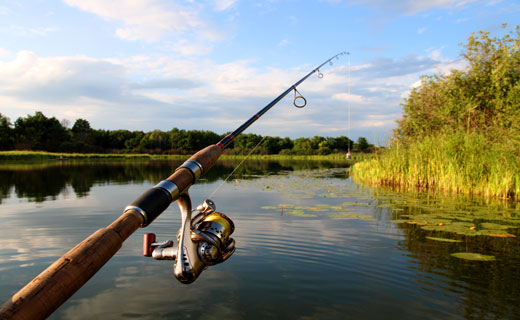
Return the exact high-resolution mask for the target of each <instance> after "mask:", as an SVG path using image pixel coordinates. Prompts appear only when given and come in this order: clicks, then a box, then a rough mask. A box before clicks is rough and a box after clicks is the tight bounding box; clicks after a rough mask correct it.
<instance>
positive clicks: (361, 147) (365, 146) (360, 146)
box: [354, 137, 370, 152]
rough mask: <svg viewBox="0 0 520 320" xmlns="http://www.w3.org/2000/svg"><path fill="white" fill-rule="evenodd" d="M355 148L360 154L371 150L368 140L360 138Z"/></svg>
mask: <svg viewBox="0 0 520 320" xmlns="http://www.w3.org/2000/svg"><path fill="white" fill-rule="evenodd" d="M354 148H355V149H356V150H357V151H360V152H367V151H369V149H370V144H369V143H368V140H367V138H365V137H359V138H358V139H357V143H356V144H354Z"/></svg>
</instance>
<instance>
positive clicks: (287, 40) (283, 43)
mask: <svg viewBox="0 0 520 320" xmlns="http://www.w3.org/2000/svg"><path fill="white" fill-rule="evenodd" d="M289 43H290V42H289V39H283V40H282V41H280V42H279V43H278V46H280V47H283V46H285V45H288V44H289Z"/></svg>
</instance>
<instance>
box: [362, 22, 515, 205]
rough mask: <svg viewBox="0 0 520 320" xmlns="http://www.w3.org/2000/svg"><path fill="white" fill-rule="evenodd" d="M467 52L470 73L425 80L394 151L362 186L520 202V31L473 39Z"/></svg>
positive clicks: (365, 168)
mask: <svg viewBox="0 0 520 320" xmlns="http://www.w3.org/2000/svg"><path fill="white" fill-rule="evenodd" d="M464 49H465V50H464V52H463V53H462V58H463V59H464V61H465V62H466V65H467V68H465V69H463V70H452V71H451V72H450V73H449V74H447V75H442V74H436V75H431V76H424V77H422V79H421V80H422V81H421V82H422V83H421V86H419V87H417V88H415V89H413V90H412V92H411V93H410V96H409V97H408V98H407V99H405V101H404V104H403V118H402V119H401V120H400V121H399V122H398V124H399V127H398V129H397V130H396V132H395V139H394V141H393V143H392V145H391V147H390V148H389V149H388V150H387V152H386V153H384V154H383V155H382V156H381V157H378V158H377V159H374V160H371V161H367V162H365V163H362V164H359V165H356V166H355V167H354V177H355V178H356V179H359V181H367V182H371V183H376V184H383V185H398V186H400V187H409V188H427V189H431V190H445V191H450V192H457V193H468V194H481V195H485V196H497V197H502V198H506V199H510V198H516V199H520V27H518V26H517V27H516V28H515V30H514V31H511V32H509V33H507V34H505V35H504V36H502V37H500V38H499V37H490V35H489V33H488V32H483V31H480V32H479V33H478V34H472V35H471V36H470V37H469V38H468V41H467V43H466V44H465V46H464Z"/></svg>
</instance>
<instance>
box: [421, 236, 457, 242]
mask: <svg viewBox="0 0 520 320" xmlns="http://www.w3.org/2000/svg"><path fill="white" fill-rule="evenodd" d="M426 239H430V240H433V241H440V242H462V240H456V239H446V238H438V237H426Z"/></svg>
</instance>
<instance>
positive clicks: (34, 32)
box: [8, 25, 57, 37]
mask: <svg viewBox="0 0 520 320" xmlns="http://www.w3.org/2000/svg"><path fill="white" fill-rule="evenodd" d="M54 31H57V29H56V28H50V27H47V28H28V27H23V26H15V25H12V26H10V27H9V28H8V32H9V33H12V34H16V35H17V36H21V37H26V36H46V35H47V34H49V33H50V32H54Z"/></svg>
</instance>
